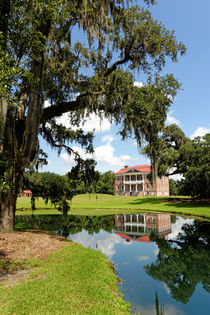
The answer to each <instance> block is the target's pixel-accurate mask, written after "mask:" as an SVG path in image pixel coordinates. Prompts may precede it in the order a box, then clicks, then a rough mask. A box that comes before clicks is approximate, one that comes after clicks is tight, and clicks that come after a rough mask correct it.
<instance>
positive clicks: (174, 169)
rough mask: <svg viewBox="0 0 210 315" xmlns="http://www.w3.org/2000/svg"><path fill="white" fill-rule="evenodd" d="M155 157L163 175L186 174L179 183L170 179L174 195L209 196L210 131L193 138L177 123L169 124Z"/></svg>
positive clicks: (147, 148)
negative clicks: (188, 136)
mask: <svg viewBox="0 0 210 315" xmlns="http://www.w3.org/2000/svg"><path fill="white" fill-rule="evenodd" d="M150 147H151V145H148V146H147V147H146V148H145V149H144V152H145V153H146V154H148V155H149V151H150ZM156 156H157V160H158V174H159V175H160V176H161V175H164V174H166V175H168V176H170V175H175V174H180V175H182V176H183V179H182V180H181V181H180V182H178V183H176V184H175V182H173V181H172V180H170V189H172V191H173V194H182V195H188V196H193V197H198V198H209V196H210V188H209V187H210V134H206V135H205V136H203V137H197V138H195V139H193V140H191V139H189V138H187V137H186V136H185V134H184V133H183V131H182V130H181V129H180V128H179V127H178V126H177V125H175V124H172V125H170V126H167V127H166V128H165V129H164V130H163V132H162V134H160V135H159V139H158V145H157V147H156ZM170 194H171V192H170Z"/></svg>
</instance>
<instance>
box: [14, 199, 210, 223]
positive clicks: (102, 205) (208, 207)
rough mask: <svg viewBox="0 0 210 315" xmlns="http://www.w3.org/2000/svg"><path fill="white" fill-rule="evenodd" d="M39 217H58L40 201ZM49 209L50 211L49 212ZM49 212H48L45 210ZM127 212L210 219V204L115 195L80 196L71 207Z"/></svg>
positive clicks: (26, 205) (25, 205)
mask: <svg viewBox="0 0 210 315" xmlns="http://www.w3.org/2000/svg"><path fill="white" fill-rule="evenodd" d="M36 206H37V210H36V214H46V213H49V214H58V213H59V212H58V211H57V210H55V209H54V208H53V207H52V206H51V204H50V203H48V204H47V205H46V204H45V203H44V201H43V200H42V199H41V198H39V200H38V201H37V202H36ZM17 208H18V209H21V208H22V209H30V198H18V202H17ZM46 208H47V209H46ZM44 209H46V210H44ZM122 210H123V212H124V211H129V212H130V211H135V212H136V211H137V210H138V211H139V210H143V211H161V212H170V213H178V214H183V215H193V216H199V217H206V218H208V219H210V204H193V203H191V202H188V198H181V197H180V202H179V201H178V202H177V201H176V202H174V200H173V198H168V199H166V198H164V197H141V198H140V197H124V196H111V195H102V194H101V195H99V194H98V195H94V194H93V195H90V196H89V195H78V196H76V197H74V198H73V200H72V203H71V211H70V213H71V214H80V215H83V214H84V215H106V214H113V213H115V214H116V213H122ZM17 214H31V211H30V210H29V211H18V212H17Z"/></svg>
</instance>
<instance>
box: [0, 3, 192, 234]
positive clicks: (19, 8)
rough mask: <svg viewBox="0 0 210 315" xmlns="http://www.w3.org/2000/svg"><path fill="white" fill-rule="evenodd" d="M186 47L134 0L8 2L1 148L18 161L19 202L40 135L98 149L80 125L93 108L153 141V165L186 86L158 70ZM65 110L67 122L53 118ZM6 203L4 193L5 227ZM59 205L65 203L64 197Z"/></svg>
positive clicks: (1, 51) (0, 32) (0, 15)
mask: <svg viewBox="0 0 210 315" xmlns="http://www.w3.org/2000/svg"><path fill="white" fill-rule="evenodd" d="M144 2H145V4H147V5H148V6H149V5H150V4H154V3H155V1H154V0H145V1H144ZM5 12H6V13H5ZM78 29H79V31H78ZM78 32H80V33H79V35H80V34H81V37H82V38H83V40H82V41H81V40H80V39H79V40H77V38H78V37H79V36H78ZM185 50H186V49H185V46H184V45H183V44H182V43H180V42H178V41H177V40H176V38H175V35H174V32H173V31H168V30H167V29H166V28H165V27H164V25H163V24H162V23H160V22H158V21H157V20H155V19H154V18H153V17H152V15H151V13H150V11H149V9H145V8H143V4H142V8H140V7H139V6H138V5H135V1H127V0H118V1H112V0H108V1H107V0H101V1H92V0H87V1H82V0H81V1H77V0H72V1H67V0H48V1H43V0H25V1H20V0H9V1H7V0H2V1H1V4H0V61H1V65H2V69H0V90H1V89H2V91H3V95H0V122H3V123H2V124H1V130H0V152H8V154H9V156H10V158H11V161H12V168H13V170H14V172H9V173H8V180H9V181H10V183H15V185H14V186H12V191H11V192H10V193H11V194H12V195H13V197H12V199H13V201H14V202H15V200H16V197H17V192H18V188H19V187H18V186H19V185H20V177H21V174H22V172H23V170H24V169H25V168H30V167H31V165H34V163H36V160H37V158H38V153H39V139H40V138H39V137H40V136H41V137H42V138H44V139H45V140H46V141H47V142H48V143H49V144H50V145H51V146H52V147H53V148H57V150H58V153H61V151H62V149H64V150H66V151H67V152H68V153H69V154H73V155H74V156H75V157H76V159H77V160H78V159H80V157H79V155H78V153H77V152H75V151H74V149H73V145H74V143H75V142H77V143H79V144H80V145H81V146H82V147H83V149H84V150H85V151H86V152H89V153H92V152H93V134H92V133H85V132H84V131H83V130H82V129H78V128H75V127H78V126H79V123H82V122H84V120H85V119H87V118H88V117H89V116H90V114H91V113H95V114H96V115H98V116H99V117H101V118H102V117H104V115H105V117H107V118H109V119H110V120H112V121H113V122H116V124H118V127H119V133H120V134H121V136H122V139H125V138H127V137H130V136H132V135H134V136H135V138H136V139H137V142H138V144H139V145H141V143H142V140H144V139H146V140H147V141H148V142H149V143H150V144H151V145H153V144H154V145H153V149H152V150H151V152H150V153H151V154H150V155H151V157H152V162H154V163H153V164H155V161H156V155H155V143H156V140H157V134H158V132H160V131H161V130H162V129H163V126H164V120H165V118H166V113H167V110H168V108H169V106H170V104H171V103H172V101H173V98H174V96H175V95H176V93H177V90H178V88H179V86H180V84H179V83H178V82H177V80H175V79H174V77H173V75H165V76H162V77H161V76H160V75H157V72H158V73H160V72H161V70H162V69H163V68H164V66H165V64H166V59H167V58H170V59H171V60H172V61H177V59H178V55H183V54H184V53H185ZM134 70H138V71H140V72H144V74H145V75H146V79H145V82H144V83H145V84H144V85H143V86H142V87H141V88H137V87H135V86H134V76H133V71H134ZM46 100H47V101H48V102H49V103H48V104H49V106H48V107H46V106H45V103H44V102H45V101H46ZM64 113H69V127H68V128H67V127H66V126H63V125H61V124H59V123H58V122H57V121H56V118H57V117H60V116H61V115H62V114H64ZM4 171H5V172H7V171H8V169H6V168H5V170H4ZM62 185H63V187H64V186H65V185H66V184H62ZM86 188H87V186H86V187H85V190H86V191H87V189H86ZM64 190H65V191H67V190H68V189H66V188H64ZM65 194H68V193H67V192H66V193H65ZM68 198H70V195H69V197H68ZM55 202H56V203H57V202H58V201H55ZM4 206H5V207H6V205H5V203H1V200H0V227H1V225H2V222H3V221H2V220H1V214H2V213H4V214H5V213H6V211H1V209H3V208H4ZM58 207H59V208H63V211H64V212H66V211H67V204H65V201H64V200H63V201H62V205H58ZM12 208H14V207H13V206H11V209H10V212H12V211H14V209H12ZM7 213H8V211H7ZM4 221H5V220H4ZM5 222H6V221H5ZM10 224H11V223H10ZM5 229H8V227H4V230H5ZM10 229H11V227H10Z"/></svg>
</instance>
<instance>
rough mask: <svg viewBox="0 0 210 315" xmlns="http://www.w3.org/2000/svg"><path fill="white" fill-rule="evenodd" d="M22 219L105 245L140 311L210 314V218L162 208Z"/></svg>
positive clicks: (123, 287)
mask: <svg viewBox="0 0 210 315" xmlns="http://www.w3.org/2000/svg"><path fill="white" fill-rule="evenodd" d="M20 221H21V222H22V223H21V224H23V223H24V225H26V226H27V225H29V226H31V225H32V226H33V228H41V229H42V230H51V231H56V233H57V234H59V235H64V236H66V237H68V238H69V239H70V240H73V241H75V242H78V243H80V244H82V245H83V246H85V247H89V248H93V249H96V250H100V251H102V252H103V253H104V254H105V255H106V257H107V258H108V259H110V260H111V261H112V262H113V263H114V265H115V269H116V273H117V276H118V277H119V278H120V279H121V282H120V284H119V288H120V290H121V292H122V293H123V295H124V298H125V299H126V300H127V301H129V302H130V303H131V305H132V310H133V313H134V314H138V312H139V313H140V314H141V315H153V314H160V315H161V314H163V313H164V314H165V315H166V314H167V315H200V314H202V315H207V314H208V315H209V314H210V295H209V293H210V222H206V221H200V220H195V219H192V218H182V217H179V216H174V215H169V214H160V213H154V214H152V213H140V214H137V215H136V214H121V215H109V216H97V217H87V216H68V218H67V219H65V218H63V217H62V216H59V215H58V216H56V215H53V216H50V215H49V216H34V218H33V219H32V218H31V217H29V216H28V217H23V216H19V217H17V224H20Z"/></svg>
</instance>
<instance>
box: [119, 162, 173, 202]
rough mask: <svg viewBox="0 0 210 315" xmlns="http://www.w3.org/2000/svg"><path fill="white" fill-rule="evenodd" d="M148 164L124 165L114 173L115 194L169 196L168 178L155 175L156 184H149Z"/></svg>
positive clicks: (149, 172)
mask: <svg viewBox="0 0 210 315" xmlns="http://www.w3.org/2000/svg"><path fill="white" fill-rule="evenodd" d="M149 174H151V167H150V166H149V165H136V166H131V167H129V166H127V165H126V166H124V168H123V169H121V170H119V171H118V172H117V173H115V195H116V196H120V195H121V196H169V179H168V177H167V176H162V177H161V178H160V177H157V179H156V184H155V185H153V186H152V185H151V182H150V181H149V179H148V177H149Z"/></svg>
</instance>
